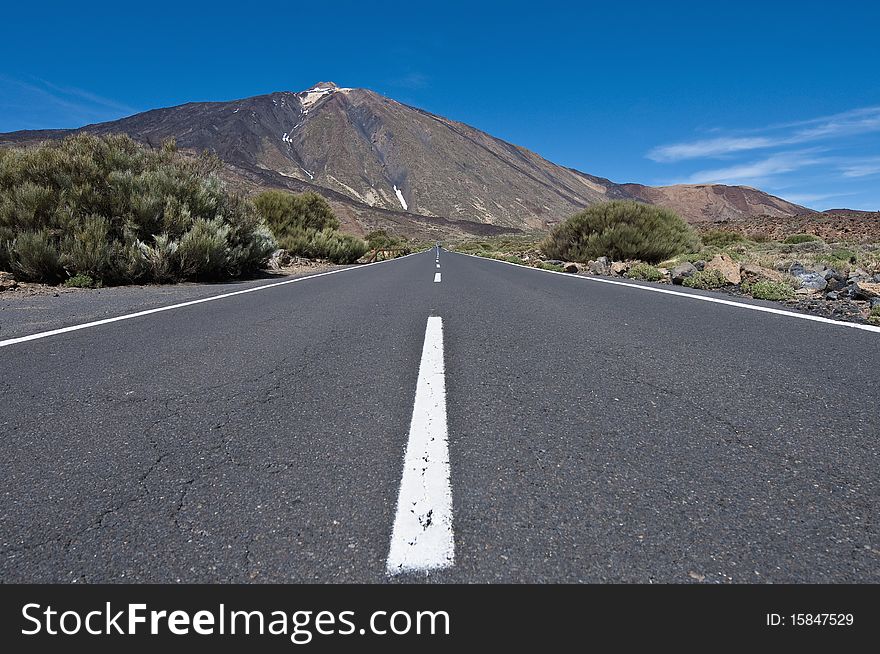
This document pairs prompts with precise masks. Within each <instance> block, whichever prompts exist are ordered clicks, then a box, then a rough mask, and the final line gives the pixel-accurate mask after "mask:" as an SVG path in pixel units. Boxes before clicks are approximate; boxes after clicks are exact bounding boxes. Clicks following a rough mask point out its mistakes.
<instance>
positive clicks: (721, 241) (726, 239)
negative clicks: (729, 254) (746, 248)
mask: <svg viewBox="0 0 880 654" xmlns="http://www.w3.org/2000/svg"><path fill="white" fill-rule="evenodd" d="M700 239H701V240H702V241H703V245H705V246H706V247H714V248H719V249H721V250H723V249H725V248H729V247H730V246H731V245H736V244H737V243H744V242H745V240H746V239H745V237H744V236H743V235H742V234H739V233H737V232H729V231H727V230H726V229H710V230H709V231H708V232H706V233H705V234H703V235H702V236H701V237H700Z"/></svg>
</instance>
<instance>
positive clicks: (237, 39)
mask: <svg viewBox="0 0 880 654" xmlns="http://www.w3.org/2000/svg"><path fill="white" fill-rule="evenodd" d="M4 23H5V26H6V29H5V30H3V38H2V39H0V131H11V130H17V129H36V128H47V127H76V126H79V125H82V124H86V123H92V122H99V121H103V120H112V119H114V118H118V117H121V116H125V115H128V114H131V113H134V112H137V111H142V110H146V109H150V108H155V107H162V106H169V105H174V104H180V103H184V102H188V101H193V100H229V99H235V98H241V97H247V96H251V95H256V94H259V93H267V92H271V91H278V90H291V91H298V90H302V89H305V88H308V87H310V86H312V85H313V84H314V83H316V82H318V81H323V80H332V81H335V82H337V83H338V84H340V85H344V86H358V87H368V88H372V89H374V90H376V91H378V92H381V93H383V94H386V95H388V96H391V97H393V98H395V99H397V100H399V101H401V102H406V103H408V104H413V105H416V106H419V107H422V108H424V109H427V110H429V111H432V112H435V113H439V114H442V115H444V116H448V117H450V118H454V119H457V120H461V121H464V122H466V123H469V124H471V125H474V126H475V127H479V128H481V129H484V130H486V131H488V132H490V133H492V134H494V135H496V136H499V137H501V138H504V139H506V140H509V141H512V142H513V143H517V144H519V145H523V146H525V147H528V148H530V149H532V150H534V151H536V152H538V153H539V154H541V155H543V156H544V157H546V158H548V159H550V160H552V161H555V162H557V163H560V164H563V165H566V166H571V167H574V168H578V169H580V170H583V171H585V172H589V173H592V174H595V175H600V176H603V177H608V178H610V179H612V180H614V181H618V182H626V181H637V182H642V183H648V184H668V183H678V182H694V183H696V182H712V181H717V182H724V183H730V184H747V185H750V186H756V187H759V188H762V189H764V190H767V191H770V192H772V193H775V194H777V195H780V196H782V197H786V198H788V199H791V200H794V201H798V202H801V203H804V204H806V205H808V206H811V207H815V208H819V209H823V208H830V207H841V206H846V207H852V208H858V209H873V210H877V209H880V38H878V32H877V26H878V25H880V4H878V3H868V2H845V1H840V2H836V3H828V2H776V1H774V2H766V1H764V2H760V3H758V2H747V1H740V2H714V3H706V2H665V3H640V2H627V3H610V2H602V3H591V2H577V3H554V2H542V3H535V2H522V3H517V2H505V3H500V2H478V1H477V0H472V1H470V2H458V1H457V0H452V1H449V2H446V1H444V2H437V1H436V0H435V1H433V2H425V3H421V2H415V1H412V2H348V1H347V0H335V1H334V2H332V3H331V2H321V1H320V0H314V1H313V2H309V3H298V2H286V3H276V2H258V3H250V4H244V5H242V4H240V3H234V4H224V3H222V2H212V3H195V2H191V3H188V2H183V1H182V0H178V1H177V2H173V3H169V2H164V0H157V1H156V2H152V3H150V4H148V5H145V4H126V3H118V2H114V3H100V2H92V3H89V2H82V3H70V2H65V3H53V2H43V3H16V4H14V5H13V4H11V3H7V5H6V6H5V7H4Z"/></svg>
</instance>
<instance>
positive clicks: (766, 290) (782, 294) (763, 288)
mask: <svg viewBox="0 0 880 654" xmlns="http://www.w3.org/2000/svg"><path fill="white" fill-rule="evenodd" d="M740 288H741V289H742V291H743V292H744V293H748V294H749V295H751V296H752V297H753V298H756V299H758V300H786V299H788V298H790V297H791V296H792V295H794V289H792V287H791V286H789V285H788V284H786V283H784V282H774V281H772V280H769V279H759V280H758V281H756V282H752V283H747V282H744V283H743V284H742V285H741V286H740Z"/></svg>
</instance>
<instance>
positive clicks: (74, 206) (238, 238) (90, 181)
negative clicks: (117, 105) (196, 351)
mask: <svg viewBox="0 0 880 654" xmlns="http://www.w3.org/2000/svg"><path fill="white" fill-rule="evenodd" d="M220 166H221V164H220V161H219V159H217V158H216V157H213V156H210V155H202V156H200V157H192V156H187V155H184V154H182V153H179V152H177V148H176V146H175V145H174V143H173V142H168V143H166V144H164V145H163V146H162V148H160V149H158V150H152V149H148V148H145V147H143V146H141V145H139V144H138V143H136V142H135V141H133V140H132V139H130V138H129V137H127V136H123V135H111V136H105V137H97V136H91V135H87V134H78V135H75V136H71V137H68V138H66V139H64V140H63V141H60V142H53V143H45V144H42V145H40V146H38V147H33V148H13V149H8V150H0V263H2V264H3V267H6V266H7V265H8V266H9V267H10V268H12V269H13V270H15V271H17V272H18V273H19V274H21V275H22V277H24V278H28V279H31V280H33V281H48V282H56V281H60V280H61V279H63V278H64V277H65V276H73V277H75V276H76V275H80V274H81V275H87V276H89V277H92V278H93V279H94V280H96V281H103V282H110V283H121V282H135V281H138V282H156V281H179V280H181V279H202V278H217V279H219V278H225V277H231V276H238V275H241V274H245V273H248V272H251V271H253V270H255V269H257V268H259V267H260V265H262V264H263V263H264V262H265V261H266V260H267V259H268V257H269V254H271V252H272V250H273V249H274V248H275V243H274V241H273V239H272V237H271V234H270V233H269V232H268V231H267V229H266V227H265V225H264V224H263V222H262V220H261V218H260V216H259V214H258V213H257V211H256V209H255V208H254V206H253V204H252V203H251V202H249V201H247V200H244V199H242V198H239V197H238V196H235V195H231V194H229V193H227V192H226V190H225V189H224V187H223V184H222V183H221V182H220V180H219V178H218V177H217V175H216V173H217V172H218V170H219V168H220ZM209 232H210V234H209ZM218 235H219V237H222V239H221V240H222V241H223V242H222V243H221V242H220V240H218ZM181 246H182V248H181ZM221 261H222V262H223V263H222V264H221V263H220V262H221Z"/></svg>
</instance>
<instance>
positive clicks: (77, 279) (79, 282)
mask: <svg viewBox="0 0 880 654" xmlns="http://www.w3.org/2000/svg"><path fill="white" fill-rule="evenodd" d="M64 285H65V286H67V287H69V288H95V287H96V286H99V285H100V284H99V283H96V282H95V280H94V279H92V278H91V277H89V276H88V275H74V276H73V277H71V278H69V279H67V280H65V282H64Z"/></svg>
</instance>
